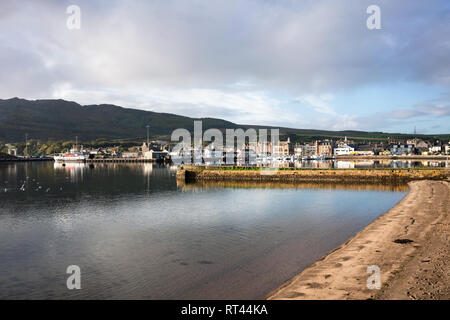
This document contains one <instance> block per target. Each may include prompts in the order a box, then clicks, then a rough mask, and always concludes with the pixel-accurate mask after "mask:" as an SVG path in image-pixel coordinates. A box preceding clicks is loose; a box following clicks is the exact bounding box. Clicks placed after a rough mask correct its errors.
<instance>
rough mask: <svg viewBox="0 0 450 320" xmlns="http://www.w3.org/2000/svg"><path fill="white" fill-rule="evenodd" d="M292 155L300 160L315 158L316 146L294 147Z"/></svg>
mask: <svg viewBox="0 0 450 320" xmlns="http://www.w3.org/2000/svg"><path fill="white" fill-rule="evenodd" d="M294 155H295V156H296V157H301V158H313V157H315V156H316V146H315V145H314V144H305V145H296V146H295V147H294Z"/></svg>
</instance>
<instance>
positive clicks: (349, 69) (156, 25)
mask: <svg viewBox="0 0 450 320" xmlns="http://www.w3.org/2000/svg"><path fill="white" fill-rule="evenodd" d="M70 5H77V6H78V7H79V9H80V19H79V21H80V22H81V23H80V28H79V29H77V28H75V29H73V28H68V26H67V20H68V19H72V18H73V17H74V16H73V11H70V12H69V13H68V12H67V8H68V6H70ZM370 5H377V6H378V7H379V8H380V20H379V21H380V27H381V29H369V28H368V27H367V19H368V18H370V17H371V15H372V14H371V13H367V8H368V7H369V6H370ZM70 21H73V20H70ZM0 67H1V72H0V99H8V98H12V97H20V98H26V99H66V100H71V101H76V102H78V103H80V104H101V103H111V104H116V105H120V106H123V107H129V108H136V109H143V110H151V111H156V112H170V113H176V114H181V115H186V116H190V117H215V118H222V119H226V120H230V121H233V122H236V123H239V124H250V125H251V124H255V125H256V124H257V125H273V126H285V127H293V128H304V129H328V130H364V131H384V132H403V133H412V132H414V128H416V131H417V133H423V134H430V133H450V1H448V0H429V1H423V0H396V1H393V0H386V1H376V0H370V1H369V0H302V1H294V0H279V1H276V0H221V1H218V0H140V1H138V0H97V1H95V0H90V1H87V0H86V1H81V0H79V1H76V0H73V1H64V0H45V1H44V0H32V1H31V0H24V1H14V0H2V1H1V2H0Z"/></svg>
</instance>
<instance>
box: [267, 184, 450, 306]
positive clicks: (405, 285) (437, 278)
mask: <svg viewBox="0 0 450 320" xmlns="http://www.w3.org/2000/svg"><path fill="white" fill-rule="evenodd" d="M408 185H409V187H410V192H409V193H408V194H407V195H406V196H405V198H403V199H402V200H401V201H400V202H399V203H398V204H397V205H396V206H395V207H393V208H392V209H391V210H389V211H388V212H386V213H384V214H383V215H381V216H380V217H378V218H377V219H376V220H374V221H373V222H372V223H371V224H369V225H368V226H367V227H365V228H364V229H363V230H362V231H360V232H359V233H357V234H356V235H355V236H354V237H353V238H351V239H349V240H348V241H347V242H345V243H344V244H342V245H341V246H339V247H337V248H336V249H334V250H333V251H332V252H330V253H328V254H327V255H326V256H325V257H323V258H321V259H320V260H318V261H317V262H315V263H314V264H313V265H311V266H310V267H308V268H306V269H305V270H303V271H302V272H301V273H300V274H298V275H297V276H295V277H294V278H293V279H291V280H289V281H288V282H286V283H285V284H284V285H282V286H281V287H279V288H278V289H276V290H274V291H273V292H271V293H270V294H269V295H268V296H267V298H268V299H450V264H449V263H448V262H449V261H450V218H449V217H450V215H449V214H450V183H449V182H448V181H413V182H410V183H409V184H408ZM372 265H376V266H378V267H379V268H380V275H381V289H368V288H367V279H368V278H369V276H370V274H369V273H367V267H368V266H372Z"/></svg>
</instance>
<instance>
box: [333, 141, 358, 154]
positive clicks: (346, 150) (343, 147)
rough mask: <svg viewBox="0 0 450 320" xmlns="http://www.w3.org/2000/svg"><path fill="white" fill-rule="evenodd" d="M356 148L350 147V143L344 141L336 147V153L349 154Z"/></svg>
mask: <svg viewBox="0 0 450 320" xmlns="http://www.w3.org/2000/svg"><path fill="white" fill-rule="evenodd" d="M354 151H355V149H354V148H352V147H350V146H349V145H347V144H345V143H342V144H339V145H338V146H337V148H334V155H335V156H349V155H351V154H352V152H354Z"/></svg>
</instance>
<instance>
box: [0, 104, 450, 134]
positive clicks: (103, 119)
mask: <svg viewBox="0 0 450 320" xmlns="http://www.w3.org/2000/svg"><path fill="white" fill-rule="evenodd" d="M194 120H199V119H194V118H190V117H185V116H179V115H175V114H169V113H158V112H152V111H143V110H137V109H129V108H122V107H119V106H115V105H107V104H101V105H86V106H83V105H80V104H78V103H75V102H71V101H65V100H25V99H19V98H13V99H8V100H0V141H3V142H22V141H23V140H24V136H25V133H28V137H29V138H32V139H36V140H41V141H48V140H60V141H61V140H63V141H64V140H65V141H67V140H74V137H75V136H78V139H79V141H93V140H99V139H101V140H106V141H108V140H109V141H111V140H119V139H120V140H122V139H123V140H127V139H128V140H142V139H144V138H145V137H146V132H147V129H146V125H147V124H148V125H150V134H151V136H152V137H153V138H155V137H161V138H167V137H169V136H170V134H171V133H172V131H173V130H175V129H177V128H185V129H188V130H190V131H192V130H193V121H194ZM201 120H203V129H204V130H206V129H208V128H218V129H226V128H244V129H245V128H248V127H253V128H256V129H257V128H262V127H259V126H250V125H239V124H235V123H232V122H229V121H225V120H221V119H214V118H202V119H201ZM265 128H267V127H265ZM280 133H281V134H282V135H284V136H290V137H291V140H292V141H310V140H313V139H324V138H334V139H336V138H340V137H344V136H347V137H349V138H352V139H360V140H367V141H370V140H386V139H388V138H391V139H392V138H394V139H407V138H411V137H413V135H407V134H398V133H397V134H396V133H383V132H364V131H352V130H348V131H326V130H314V129H294V128H280ZM416 136H420V135H416ZM421 137H422V138H425V139H434V138H440V139H442V140H449V139H450V134H447V135H435V136H434V135H422V136H421Z"/></svg>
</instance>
